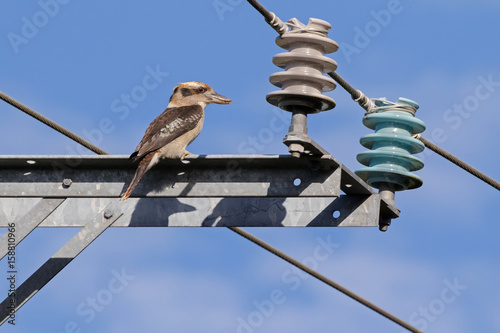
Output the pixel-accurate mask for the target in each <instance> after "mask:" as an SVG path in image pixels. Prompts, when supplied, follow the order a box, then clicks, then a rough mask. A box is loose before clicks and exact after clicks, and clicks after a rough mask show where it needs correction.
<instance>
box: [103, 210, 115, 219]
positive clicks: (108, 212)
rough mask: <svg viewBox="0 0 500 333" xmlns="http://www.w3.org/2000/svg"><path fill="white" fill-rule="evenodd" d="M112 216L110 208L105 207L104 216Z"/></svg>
mask: <svg viewBox="0 0 500 333" xmlns="http://www.w3.org/2000/svg"><path fill="white" fill-rule="evenodd" d="M112 217H113V211H112V210H111V209H106V210H105V211H104V218H105V219H110V218H112Z"/></svg>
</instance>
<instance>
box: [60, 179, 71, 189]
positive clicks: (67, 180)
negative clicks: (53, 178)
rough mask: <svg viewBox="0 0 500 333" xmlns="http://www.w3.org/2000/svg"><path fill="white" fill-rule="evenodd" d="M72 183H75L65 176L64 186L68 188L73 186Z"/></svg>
mask: <svg viewBox="0 0 500 333" xmlns="http://www.w3.org/2000/svg"><path fill="white" fill-rule="evenodd" d="M71 184H73V181H72V180H71V179H70V178H65V179H64V180H63V182H62V186H63V187H64V188H68V187H70V186H71Z"/></svg>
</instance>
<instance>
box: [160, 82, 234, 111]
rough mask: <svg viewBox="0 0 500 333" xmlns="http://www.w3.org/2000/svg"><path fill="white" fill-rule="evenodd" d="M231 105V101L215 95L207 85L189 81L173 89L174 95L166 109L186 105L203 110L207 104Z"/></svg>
mask: <svg viewBox="0 0 500 333" xmlns="http://www.w3.org/2000/svg"><path fill="white" fill-rule="evenodd" d="M212 103H216V104H231V103H232V101H231V100H230V99H229V98H227V97H224V96H222V95H220V94H218V93H216V92H215V91H214V90H213V89H212V87H210V86H209V85H207V84H205V83H202V82H198V81H190V82H183V83H179V84H178V85H177V87H175V88H174V93H173V94H172V96H171V97H170V102H169V104H168V107H179V106H186V105H196V104H198V105H200V106H201V107H202V108H205V106H207V105H208V104H212Z"/></svg>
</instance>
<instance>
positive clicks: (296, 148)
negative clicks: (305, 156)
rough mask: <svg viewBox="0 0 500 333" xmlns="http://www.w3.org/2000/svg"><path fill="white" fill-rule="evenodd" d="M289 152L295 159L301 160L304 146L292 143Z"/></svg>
mask: <svg viewBox="0 0 500 333" xmlns="http://www.w3.org/2000/svg"><path fill="white" fill-rule="evenodd" d="M288 151H289V152H290V153H291V154H292V156H293V157H295V158H299V157H300V155H301V153H303V152H304V146H302V145H301V144H299V143H292V144H290V146H288Z"/></svg>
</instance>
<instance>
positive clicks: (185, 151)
mask: <svg viewBox="0 0 500 333" xmlns="http://www.w3.org/2000/svg"><path fill="white" fill-rule="evenodd" d="M188 155H193V154H191V153H190V152H188V151H187V150H184V153H182V156H181V161H182V160H183V159H184V157H186V156H188Z"/></svg>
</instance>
